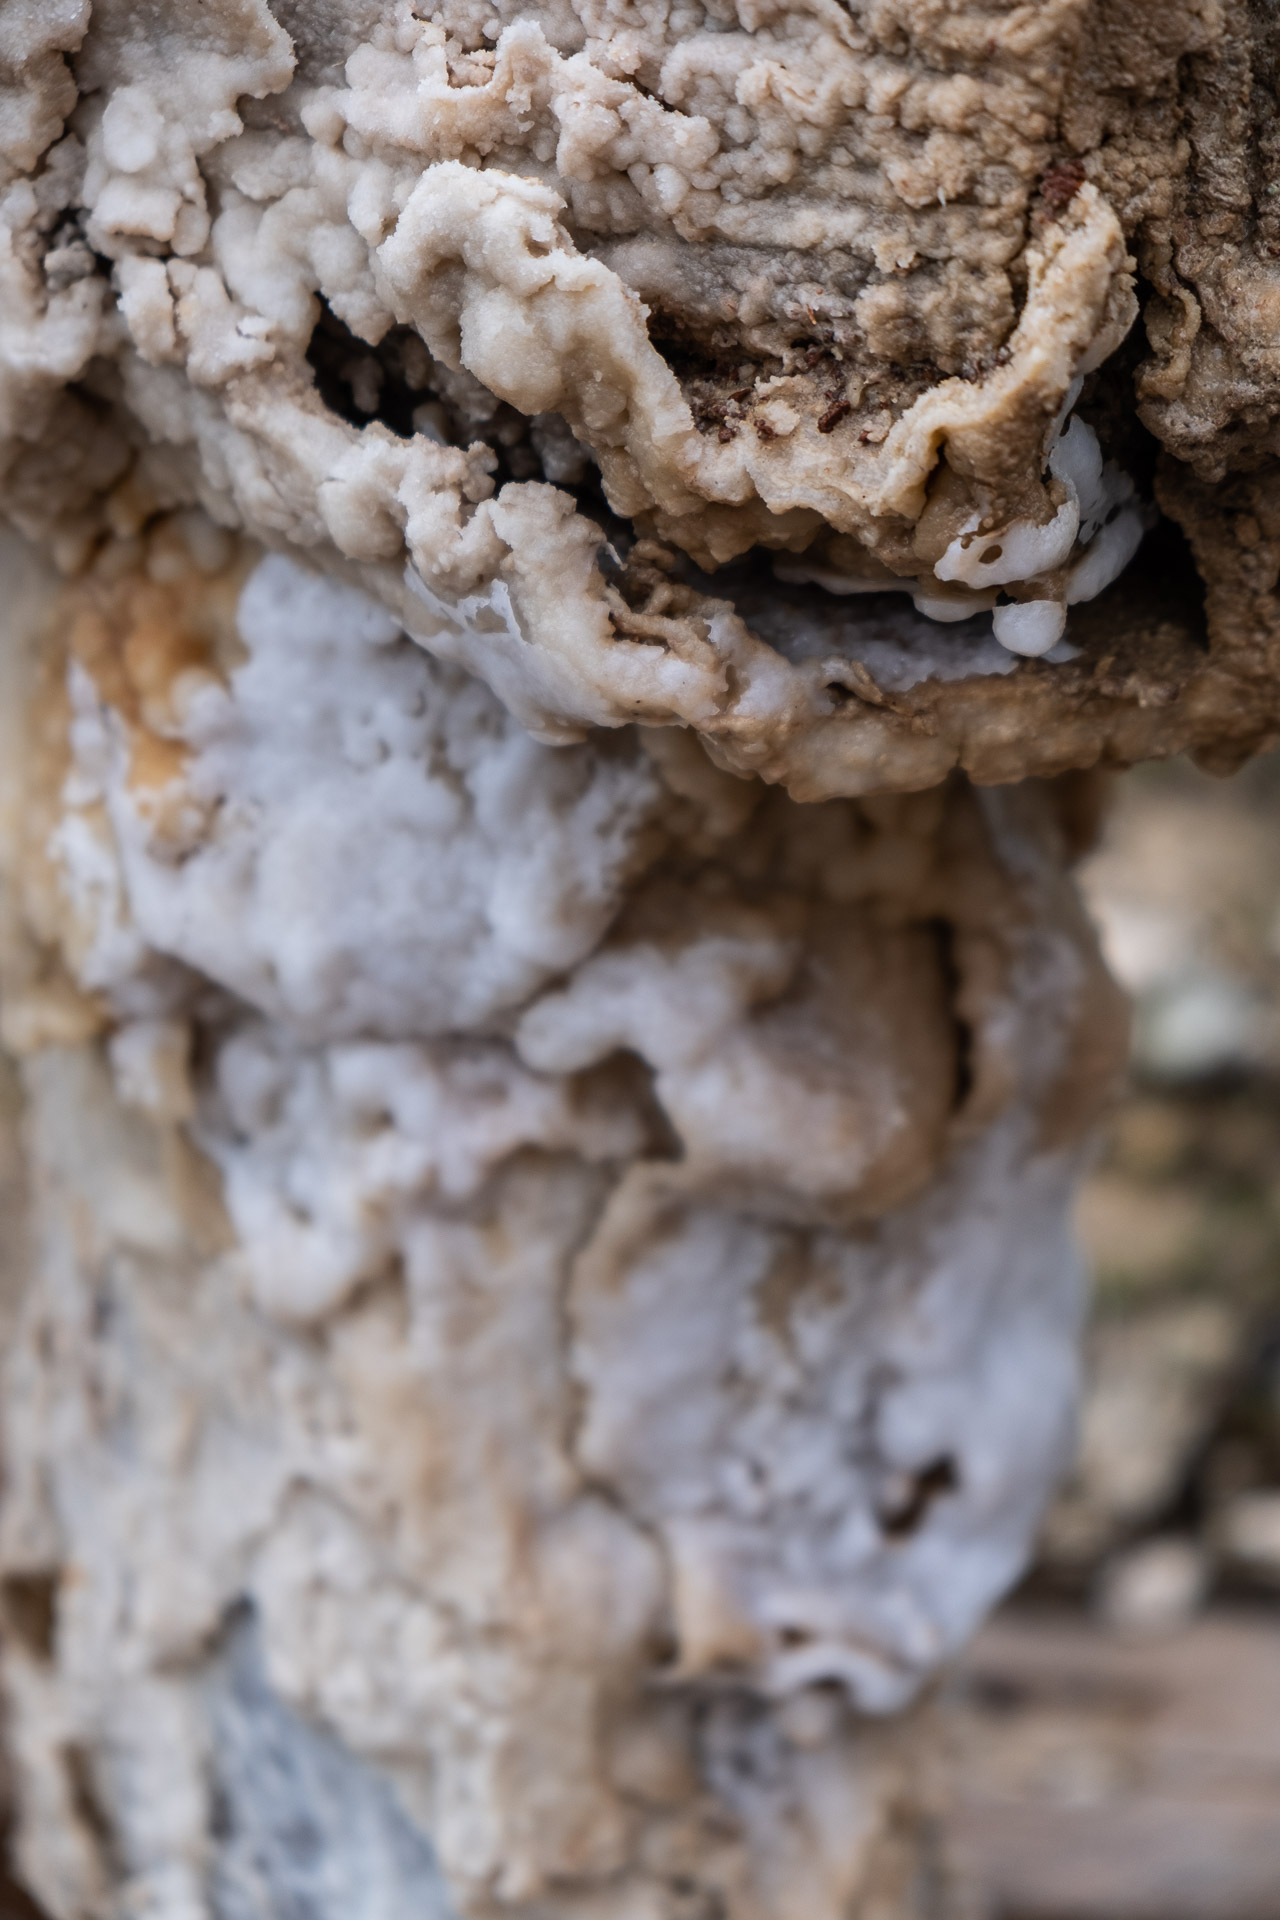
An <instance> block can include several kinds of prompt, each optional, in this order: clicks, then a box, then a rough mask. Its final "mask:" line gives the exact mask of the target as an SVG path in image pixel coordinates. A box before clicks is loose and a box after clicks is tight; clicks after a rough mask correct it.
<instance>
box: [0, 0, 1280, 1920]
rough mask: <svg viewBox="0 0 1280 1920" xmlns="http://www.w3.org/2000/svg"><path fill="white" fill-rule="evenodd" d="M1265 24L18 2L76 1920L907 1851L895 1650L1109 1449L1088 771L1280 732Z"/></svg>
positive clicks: (46, 1565) (928, 8)
mask: <svg viewBox="0 0 1280 1920" xmlns="http://www.w3.org/2000/svg"><path fill="white" fill-rule="evenodd" d="M1278 66H1280V23H1277V21H1276V19H1275V16H1274V12H1273V9H1272V8H1271V7H1269V6H1268V5H1266V4H1263V0H1255V4H1253V5H1246V4H1244V0H1163V4H1161V5H1159V6H1157V5H1156V4H1154V0H1038V3H1036V4H1025V5H1007V4H987V5H984V4H968V5H966V4H961V3H959V0H951V3H949V0H848V4H840V0H673V4H670V5H658V4H647V0H646V4H639V3H638V0H637V3H636V4H631V3H630V0H540V3H539V4H530V3H529V0H443V4H441V5H440V6H438V7H436V8H434V9H433V8H432V6H431V0H420V3H415V0H273V3H272V4H271V5H270V6H269V5H268V4H267V0H145V4H144V3H140V0H92V5H91V4H90V0H0V514H2V515H3V517H4V519H5V520H6V521H7V522H8V524H9V527H10V529H11V531H10V532H9V533H8V534H6V535H5V536H4V540H5V544H4V547H3V550H2V556H0V557H2V558H3V565H4V569H5V582H6V592H5V605H4V608H3V610H2V611H0V631H2V635H3V649H2V652H0V675H2V677H3V688H4V700H3V721H2V723H0V724H2V726H3V768H2V782H0V855H2V865H3V870H4V880H5V890H4V900H3V917H2V920H0V947H2V949H3V951H2V955H0V959H2V965H0V982H2V985H3V1019H2V1033H3V1039H4V1042H5V1045H6V1046H7V1048H8V1049H9V1051H10V1052H11V1053H12V1054H13V1055H14V1056H15V1057H16V1058H17V1059H18V1060H19V1061H20V1063H21V1074H22V1080H23V1087H24V1091H25V1097H26V1101H27V1118H26V1153H27V1161H28V1166H29V1169H30V1181H31V1189H32V1226H31V1234H30V1242H29V1248H28V1251H27V1253H26V1255H25V1256H24V1262H23V1268H24V1270H23V1272H22V1273H21V1275H20V1276H19V1278H20V1283H21V1284H20V1285H18V1286H17V1288H16V1293H17V1298H16V1300H15V1304H14V1308H13V1321H14V1324H13V1329H12V1333H11V1338H10V1343H9V1344H10V1354H9V1358H8V1362H7V1369H8V1371H7V1391H6V1441H5V1468H6V1475H7V1487H6V1492H5V1496H4V1503H3V1509H2V1511H0V1561H2V1567H0V1572H2V1574H3V1595H4V1604H5V1612H6V1618H7V1621H8V1627H7V1638H6V1647H5V1653H4V1672H5V1680H6V1687H7V1696H8V1702H9V1707H8V1721H7V1733H6V1737H7V1740H8V1743H9V1746H10V1748H11V1750H12V1755H13V1764H14V1774H15V1781H16V1793H17V1813H18V1830H17V1843H16V1844H17V1857H18V1862H19V1866H20V1868H21V1871H22V1872H23V1874H24V1876H25V1878H26V1879H27V1881H28V1883H29V1884H30V1885H31V1886H32V1887H33V1888H34V1889H35V1891H36V1892H37V1893H38V1895H39V1897H40V1898H41V1899H42V1901H43V1902H44V1903H45V1905H46V1906H47V1907H48V1909H49V1911H50V1913H51V1914H52V1915H53V1916H55V1920H83V1917H88V1920H99V1917H101V1920H106V1917H107V1916H111V1920H117V1917H120V1920H125V1917H127V1920H134V1916H136V1917H137V1920H143V1916H146V1920H196V1917H197V1916H199V1917H201V1920H203V1917H204V1916H210V1917H211V1920H266V1916H272V1917H273V1920H274V1917H275V1916H278V1915H284V1914H291V1915H292V1914H297V1915H299V1916H303V1915H305V1916H306V1917H307V1920H406V1917H407V1916H409V1915H412V1916H414V1920H419V1916H421V1917H422V1920H433V1917H434V1916H436V1915H440V1916H445V1915H448V1914H454V1915H457V1916H468V1917H472V1920H498V1917H499V1916H509V1917H510V1920H517V1916H518V1920H847V1916H849V1915H851V1914H857V1915H858V1916H859V1917H860V1920H862V1917H863V1916H865V1917H866V1920H871V1916H876V1917H877V1920H879V1917H880V1916H884V1917H885V1920H888V1917H889V1916H893V1920H897V1916H899V1915H905V1914H908V1913H913V1914H914V1913H924V1912H928V1911H933V1910H934V1908H933V1907H931V1906H930V1901H931V1900H932V1899H933V1898H934V1895H933V1894H932V1893H931V1891H930V1887H931V1886H932V1884H933V1882H932V1881H931V1879H930V1874H929V1872H928V1870H927V1862H926V1863H925V1865H923V1866H922V1855H921V1852H920V1848H919V1846H918V1844H917V1839H916V1836H915V1835H914V1833H913V1831H912V1829H913V1825H915V1826H918V1824H919V1816H920V1814H921V1807H922V1801H923V1800H924V1799H927V1795H926V1794H925V1793H924V1791H923V1789H922V1785H921V1774H920V1764H921V1761H920V1751H919V1749H920V1745H921V1737H920V1734H919V1732H918V1729H917V1728H916V1726H915V1723H914V1722H913V1719H912V1714H911V1712H909V1711H906V1712H904V1710H906V1709H909V1708H910V1704H911V1702H912V1701H913V1700H914V1699H915V1697H916V1696H917V1694H918V1693H919V1691H920V1689H921V1688H922V1686H923V1685H924V1684H925V1683H926V1682H927V1680H928V1678H929V1676H930V1675H931V1674H933V1673H934V1672H935V1671H936V1670H937V1669H938V1667H939V1666H940V1664H941V1663H943V1662H944V1661H945V1660H946V1659H947V1658H948V1657H949V1656H950V1655H951V1654H952V1653H953V1652H954V1651H955V1650H956V1649H957V1647H959V1646H960V1645H961V1644H962V1642H963V1640H964V1638H965V1636H966V1635H967V1634H968V1633H969V1632H970V1631H971V1630H972V1628H973V1626H974V1625H975V1624H976V1623H977V1621H978V1620H979V1619H980V1618H981V1616H982V1614H983V1612H984V1610H985V1609H986V1608H987V1607H988V1606H989V1605H990V1604H991V1603H992V1602H993V1601H994V1600H995V1599H996V1598H997V1597H998V1595H999V1594H1000V1593H1001V1592H1002V1591H1003V1590H1004V1589H1005V1588H1006V1587H1007V1585H1008V1584H1009V1582H1010V1581H1011V1580H1012V1579H1013V1578H1014V1577H1015V1576H1016V1574H1017V1572H1018V1570H1019V1568H1020V1566H1021V1565H1022V1564H1023V1561H1024V1558H1025V1555H1026V1552H1027V1549H1028V1543H1029V1541H1030V1539H1031V1536H1032V1534H1033V1531H1034V1527H1035V1524H1036V1521H1037V1517H1038V1515H1039V1512H1040V1509H1041V1506H1042V1503H1043V1500H1044V1497H1045V1495H1046V1492H1047V1490H1048V1488H1049V1486H1050V1485H1051V1484H1052V1481H1053V1477H1054V1475H1055V1473H1056V1471H1057V1470H1058V1467H1059V1466H1060V1464H1061V1461H1062V1458H1063V1453H1064V1448H1065V1446H1066V1444H1067V1441H1068V1437H1069V1430H1070V1418H1071V1407H1072V1399H1073V1387H1074V1373H1075V1359H1074V1333H1075V1327H1076V1322H1077V1318H1078V1314H1079V1308H1080V1286H1079V1273H1078V1263H1077V1260H1076V1256H1075V1253H1074V1250H1073V1248H1072V1245H1071V1241H1070V1236H1069V1233H1068V1231H1067V1227H1066V1217H1067V1209H1068V1201H1069V1198H1070V1192H1071V1187H1072V1181H1073V1178H1074V1174H1075V1170H1076V1168H1077V1167H1078V1164H1079V1161H1080V1156H1081V1153H1082V1151H1083V1150H1084V1143H1085V1142H1086V1141H1087V1138H1088V1134H1089V1130H1090V1127H1091V1125H1092V1122H1093V1120H1094V1119H1095V1117H1096V1115H1097V1112H1098V1111H1099V1108H1100V1105H1101V1102H1102V1101H1103V1099H1104V1098H1105V1095H1106V1092H1107V1089H1108V1086H1109V1085H1110V1083H1111V1081H1112V1079H1113V1076H1114V1072H1115V1068H1116V1064H1117V1061H1118V1059H1119V1057H1120V1056H1121V1054H1122V1051H1123V1027H1124V1020H1123V1010H1122V1008H1121V1007H1120V1004H1119V1001H1118V997H1117V995H1116V993H1115V990H1114V989H1113V988H1112V987H1111V985H1110V983H1109V982H1108V980H1107V978H1106V976H1105V974H1104V972H1103V970H1102V968H1101V966H1100V963H1099V961H1098V959H1097V956H1096V953H1095V951H1094V947H1093V943H1092V938H1091V935H1090V933H1089V930H1088V928H1087V926H1086V925H1085V923H1084V920H1083V918H1082V915H1081V912H1080V909H1079V906H1078V904H1077V902H1076V899H1075V896H1074V893H1073V891H1072V887H1071V882H1070V878H1069V866H1070V861H1071V859H1072V857H1073V856H1074V854H1075V853H1076V852H1078V851H1079V849H1080V847H1081V845H1082V844H1083V843H1084V841H1085V840H1086V839H1087V837H1088V832H1089V827H1090V814H1091V810H1092V808H1093V806H1094V802H1095V798H1096V795H1095V794H1094V791H1093V789H1092V787H1091V786H1090V784H1089V776H1088V773H1087V771H1085V770H1088V769H1093V768H1096V767H1098V766H1114V765H1121V764H1125V763H1128V762H1131V761H1134V760H1136V759H1139V758H1141V757H1143V756H1146V755H1150V754H1158V753H1170V752H1174V751H1179V750H1182V749H1186V748H1190V749H1192V750H1194V751H1196V752H1197V753H1198V754H1199V755H1200V757H1201V758H1202V759H1204V760H1205V761H1206V763H1208V764H1211V765H1214V766H1218V767H1223V768H1225V767H1228V766H1230V765H1231V764H1233V763H1234V762H1235V761H1237V760H1239V759H1240V758H1241V757H1243V756H1244V755H1247V754H1248V753H1249V752H1251V751H1253V750H1255V749H1256V748H1257V747H1258V746H1260V745H1261V744H1263V743H1265V742H1266V741H1267V740H1269V739H1270V738H1272V737H1274V736H1275V734H1276V733H1277V732H1278V731H1280V614H1277V611H1276V607H1277V601H1276V597H1275V586H1276V579H1277V573H1278V572H1280V482H1278V480H1277V474H1278V473H1280V444H1278V443H1277V431H1278V430H1277V427H1276V425H1275V421H1276V419H1277V417H1280V407H1278V405H1277V402H1278V400H1280V347H1277V346H1276V345H1275V341H1276V340H1277V339H1280V326H1278V324H1277V321H1276V319H1275V317H1274V314H1275V313H1276V312H1280V268H1278V267H1277V266H1276V264H1275V262H1276V260H1277V259H1280V199H1276V198H1275V194H1276V192H1277V191H1280V110H1277V108H1276V104H1275V101H1276V70H1277V67H1278ZM1272 172H1275V173H1276V176H1277V178H1276V180H1275V181H1274V182H1273V181H1272V180H1271V177H1270V176H1271V174H1272ZM1014 782H1021V783H1022V784H1021V785H1013V784H1007V783H1014ZM1001 783H1006V784H1001ZM894 1715H902V1717H900V1718H897V1719H894V1718H892V1717H891V1716H894ZM885 1716H890V1717H888V1718H886V1717H885Z"/></svg>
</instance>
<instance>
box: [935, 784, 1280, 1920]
mask: <svg viewBox="0 0 1280 1920" xmlns="http://www.w3.org/2000/svg"><path fill="white" fill-rule="evenodd" d="M1110 803H1111V804H1110V812H1109V815H1108V817H1107V825H1106V828H1105V831H1104V836H1103V839H1102V842H1101V844H1100V846H1099V848H1098V850H1097V851H1096V852H1095V853H1094V854H1093V855H1092V856H1091V857H1090V858H1089V859H1088V861H1087V862H1086V863H1085V865H1084V867H1083V869H1082V874H1081V878H1082V882H1083V885H1084V890H1085V894H1086V897H1087V900H1088V904H1089V906H1090V908H1091V910H1092V912H1093V914H1094V917H1095V920H1096V922H1097V924H1098V928H1099V931H1100V934H1101V938H1102V942H1103V946H1104V949H1105V951H1106V954H1107V957H1108V959H1109V961H1110V963H1111V966H1112V969H1113V971H1114V972H1115V973H1116V975H1117V976H1118V977H1119V979H1120V980H1121V981H1122V983H1123V984H1124V985H1125V986H1126V987H1127V988H1128V990H1129V992H1130V993H1131V995H1132V996H1133V999H1134V1003H1135V1030H1134V1045H1133V1060H1132V1069H1131V1074H1130V1083H1129V1087H1128V1090H1127V1093H1126V1095H1125V1097H1124V1098H1123V1100H1122V1102H1121V1103H1120V1105H1119V1107H1118V1109H1117V1110H1116V1112H1115V1113H1114V1115H1113V1118H1112V1120H1111V1123H1110V1125H1109V1127H1108V1129H1107V1132H1106V1136H1105V1139H1104V1142H1103V1145H1102V1151H1101V1153H1100V1155H1099V1158H1098V1160H1097V1163H1096V1166H1095V1168H1094V1171H1093V1173H1092V1174H1091V1176H1090V1177H1089V1179H1088V1180H1087V1181H1086V1183H1085V1186H1084V1189H1083V1192H1082V1194H1081V1197H1080V1204H1079V1215H1078V1225H1079V1231H1080V1235H1081V1238H1082V1240H1083V1242H1084V1245H1085V1247H1086V1249H1087V1251H1088V1254H1089V1256H1090V1258H1091V1261H1092V1264H1093V1268H1094V1272H1095V1276H1096V1277H1095V1283H1094V1297H1093V1307H1092V1314H1091V1323H1090V1330H1089V1340H1088V1354H1087V1370H1088V1371H1087V1388H1086V1396H1085V1404H1084V1409H1083V1418H1082V1422H1081V1431H1080V1440H1079V1450H1078V1456H1077V1459H1076V1464H1075V1470H1074V1473H1073V1474H1072V1477H1071V1479H1070V1481H1069V1483H1068V1484H1067V1486H1066V1487H1065V1488H1064V1489H1063V1491H1062V1493H1061V1495H1060V1497H1059V1499H1058V1501H1057V1503H1056V1505H1055V1506H1054V1508H1053V1510H1052V1512H1051V1513H1050V1514H1049V1516H1048V1519H1047V1521H1046V1524H1045V1527H1044V1530H1043V1535H1042V1538H1041V1542H1040V1550H1039V1555H1038V1558H1037V1562H1036V1565H1035V1567H1034V1569H1033V1570H1032V1572H1031V1574H1030V1575H1029V1577H1028V1578H1027V1580H1026V1581H1025V1582H1024V1583H1023V1586H1022V1587H1021V1589H1020V1590H1019V1591H1018V1593H1017V1594H1016V1595H1015V1596H1014V1597H1013V1599H1012V1600H1011V1602H1010V1603H1009V1604H1008V1606H1007V1607H1006V1608H1005V1609H1004V1610H1003V1612H1002V1614H1001V1615H1000V1616H999V1617H998V1618H997V1619H996V1620H995V1621H994V1622H993V1623H992V1625H991V1626H990V1627H989V1628H988V1630H987V1631H986V1633H985V1634H984V1635H983V1636H982V1638H981V1640H980V1641H979V1643H978V1645H977V1646H976V1647H975V1649H974V1651H973V1653H972V1655H971V1656H970V1658H969V1660H968V1661H967V1662H966V1665H965V1667H964V1669H963V1671H962V1672H961V1674H960V1675H959V1676H958V1677H957V1679H956V1680H955V1682H954V1683H953V1684H952V1686H951V1688H950V1690H949V1694H950V1699H949V1706H950V1713H949V1731H950V1749H949V1752H948V1754H947V1755H946V1756H945V1758H946V1763H947V1766H948V1768H949V1771H950V1775H951V1778H950V1781H949V1785H950V1787H951V1790H952V1795H953V1798H954V1801H955V1807H954V1811H953V1812H952V1814H951V1815H950V1816H949V1821H948V1839H949V1842H950V1847H949V1851H950V1853H951V1855H952V1859H953V1861H954V1865H955V1869H956V1871H957V1873H958V1875H959V1878H960V1882H961V1886H962V1890H963V1892H962V1908H963V1913H964V1920H1280V754H1277V755H1274V756H1272V757H1270V758H1267V759H1262V760H1258V761H1255V762H1254V763H1252V764H1251V765H1250V766H1248V767H1246V768H1245V769H1244V771H1243V772H1241V773H1240V774H1238V775H1236V776H1235V777H1234V778H1233V779H1231V780H1228V781H1219V780H1214V779H1211V778H1209V777H1208V776H1207V775H1204V774H1201V773H1199V772H1197V771H1196V769H1195V768H1193V767H1191V766H1190V765H1188V764H1186V763H1182V762H1174V763H1171V764H1169V765H1166V766H1152V767H1145V768H1141V769H1139V770H1138V771H1136V772H1134V773H1130V774H1126V775H1124V776H1123V777H1122V778H1119V779H1117V780H1115V782H1114V784H1113V786H1112V789H1111V795H1110Z"/></svg>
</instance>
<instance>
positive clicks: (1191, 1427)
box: [1043, 1300, 1244, 1565]
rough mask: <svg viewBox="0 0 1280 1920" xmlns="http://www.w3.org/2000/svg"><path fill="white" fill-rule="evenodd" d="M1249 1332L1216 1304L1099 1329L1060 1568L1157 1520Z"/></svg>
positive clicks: (1054, 1545)
mask: <svg viewBox="0 0 1280 1920" xmlns="http://www.w3.org/2000/svg"><path fill="white" fill-rule="evenodd" d="M1243 1332H1244V1325H1243V1321H1242V1318H1241V1316H1240V1315H1239V1314H1238V1313H1236V1312H1234V1311H1233V1310H1232V1309H1231V1307H1230V1306H1229V1305H1228V1304H1227V1303H1226V1302H1222V1301H1215V1300H1189V1301H1174V1302H1170V1303H1167V1304H1166V1303H1161V1304H1160V1305H1158V1306H1155V1307H1153V1308H1150V1309H1148V1310H1146V1311H1144V1312H1138V1313H1132V1314H1129V1315H1127V1316H1125V1317H1124V1318H1123V1319H1118V1320H1114V1321H1103V1322H1102V1323H1101V1324H1099V1325H1097V1326H1095V1328H1094V1329H1093V1332H1092V1334H1091V1336H1090V1342H1089V1354H1088V1371H1087V1376H1086V1389H1085V1401H1084V1409H1083V1413H1082V1416H1081V1423H1080V1445H1079V1450H1078V1453H1077V1458H1076V1466H1075V1471H1074V1473H1073V1475H1072V1477H1071V1480H1070V1482H1069V1483H1068V1486H1067V1488H1066V1490H1065V1491H1064V1493H1063V1494H1062V1496H1061V1497H1060V1499H1059V1500H1058V1502H1057V1503H1056V1505H1055V1507H1054V1509H1053V1511H1052V1512H1051V1514H1050V1517H1049V1521H1048V1523H1047V1526H1046V1529H1045V1534H1044V1542H1043V1552H1044V1555H1045V1557H1046V1558H1047V1559H1048V1560H1049V1561H1050V1562H1051V1563H1052V1562H1055V1561H1056V1562H1058V1563H1065V1564H1067V1565H1072V1564H1075V1565H1080V1564H1082V1563H1084V1562H1087V1561H1089V1560H1091V1559H1093V1558H1094V1557H1096V1556H1097V1555H1099V1554H1101V1553H1103V1552H1105V1551H1106V1550H1108V1549H1109V1548H1110V1547H1111V1546H1112V1545H1114V1544H1116V1543H1118V1542H1119V1541H1120V1540H1122V1539H1123V1538H1124V1537H1125V1536H1126V1535H1127V1534H1129V1533H1131V1532H1132V1531H1134V1530H1136V1529H1137V1528H1139V1527H1142V1526H1144V1525H1147V1524H1150V1523H1151V1522H1153V1521H1156V1520H1158V1518H1159V1517H1160V1515H1161V1513H1162V1512H1163V1510H1164V1509H1165V1508H1166V1507H1167V1506H1168V1505H1169V1504H1170V1503H1171V1502H1172V1500H1173V1499H1174V1497H1175V1495H1176V1494H1177V1492H1178V1490H1179V1488H1180V1485H1181V1483H1182V1481H1183V1478H1184V1476H1185V1474H1186V1471H1187V1468H1188V1466H1189V1464H1190V1462H1191V1461H1192V1459H1193V1457H1194V1456H1195V1454H1196V1453H1197V1451H1198V1450H1199V1449H1200V1447H1201V1446H1202V1445H1203V1443H1204V1440H1205V1438H1206V1436H1207V1434H1208V1433H1209V1430H1210V1428H1211V1426H1212V1424H1213V1421H1214V1418H1215V1416H1216V1414H1217V1412H1218V1410H1219V1407H1220V1405H1221V1402H1222V1398H1223V1394H1224V1392H1225V1389H1226V1385H1227V1381H1228V1378H1229V1376H1230V1373H1231V1370H1232V1368H1233V1366H1234V1365H1235V1363H1236V1360H1237V1357H1238V1354H1239V1351H1240V1346H1241V1341H1242V1337H1243Z"/></svg>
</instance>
